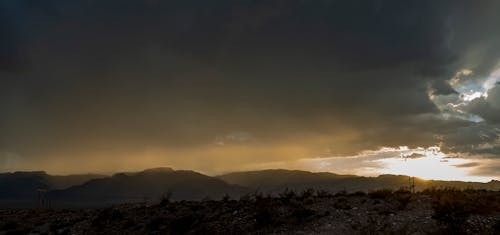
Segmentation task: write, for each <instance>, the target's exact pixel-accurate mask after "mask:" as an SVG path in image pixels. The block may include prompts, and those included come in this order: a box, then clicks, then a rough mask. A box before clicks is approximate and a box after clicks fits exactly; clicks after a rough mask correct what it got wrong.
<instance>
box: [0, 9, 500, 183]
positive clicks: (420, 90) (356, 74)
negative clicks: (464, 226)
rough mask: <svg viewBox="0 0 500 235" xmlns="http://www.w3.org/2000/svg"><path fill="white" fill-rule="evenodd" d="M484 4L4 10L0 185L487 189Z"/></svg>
mask: <svg viewBox="0 0 500 235" xmlns="http://www.w3.org/2000/svg"><path fill="white" fill-rule="evenodd" d="M499 11H500V2H499V1H496V0H484V1H467V0H453V1H452V0H438V1H436V0H423V1H399V0H378V1H377V0H374V1H361V0H349V1H348V0H318V1H303V0H288V1H284V0H271V1H270V0H218V1H205V0H170V1H162V0H107V1H102V0H75V1H66V0H45V1H35V0H16V1H7V0H5V1H0V171H3V172H5V171H17V170H46V171H47V172H50V173H55V174H71V173H84V172H96V173H103V172H117V171H130V170H141V169H144V168H150V167H157V166H171V167H173V168H176V169H192V170H197V171H200V172H204V173H207V174H220V173H223V172H230V171H240V170H255V169H264V168H290V169H292V168H293V169H304V170H311V171H331V172H336V173H345V174H360V175H378V174H411V175H416V176H418V177H423V178H428V179H447V180H474V181H488V180H491V179H500V63H499V62H500V23H499V22H500V14H498V12H499Z"/></svg>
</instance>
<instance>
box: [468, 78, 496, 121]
mask: <svg viewBox="0 0 500 235" xmlns="http://www.w3.org/2000/svg"><path fill="white" fill-rule="evenodd" d="M464 110H466V111H468V112H470V113H474V114H477V115H479V116H481V117H482V118H484V119H485V120H486V121H487V122H490V123H496V124H500V85H495V87H493V88H492V89H490V90H489V91H488V96H487V97H480V98H477V99H474V100H473V101H471V103H470V104H468V105H467V106H465V108H464Z"/></svg>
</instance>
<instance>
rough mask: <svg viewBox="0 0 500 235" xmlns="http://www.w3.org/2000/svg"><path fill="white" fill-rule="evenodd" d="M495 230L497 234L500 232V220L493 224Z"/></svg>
mask: <svg viewBox="0 0 500 235" xmlns="http://www.w3.org/2000/svg"><path fill="white" fill-rule="evenodd" d="M493 231H495V233H496V234H500V220H498V221H497V222H496V223H495V225H493Z"/></svg>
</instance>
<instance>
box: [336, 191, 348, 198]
mask: <svg viewBox="0 0 500 235" xmlns="http://www.w3.org/2000/svg"><path fill="white" fill-rule="evenodd" d="M344 196H347V192H346V191H345V190H342V191H338V192H337V193H335V197H344Z"/></svg>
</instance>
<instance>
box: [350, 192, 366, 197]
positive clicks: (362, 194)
mask: <svg viewBox="0 0 500 235" xmlns="http://www.w3.org/2000/svg"><path fill="white" fill-rule="evenodd" d="M349 196H355V197H363V196H366V193H365V192H363V191H356V192H354V193H351V194H349Z"/></svg>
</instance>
